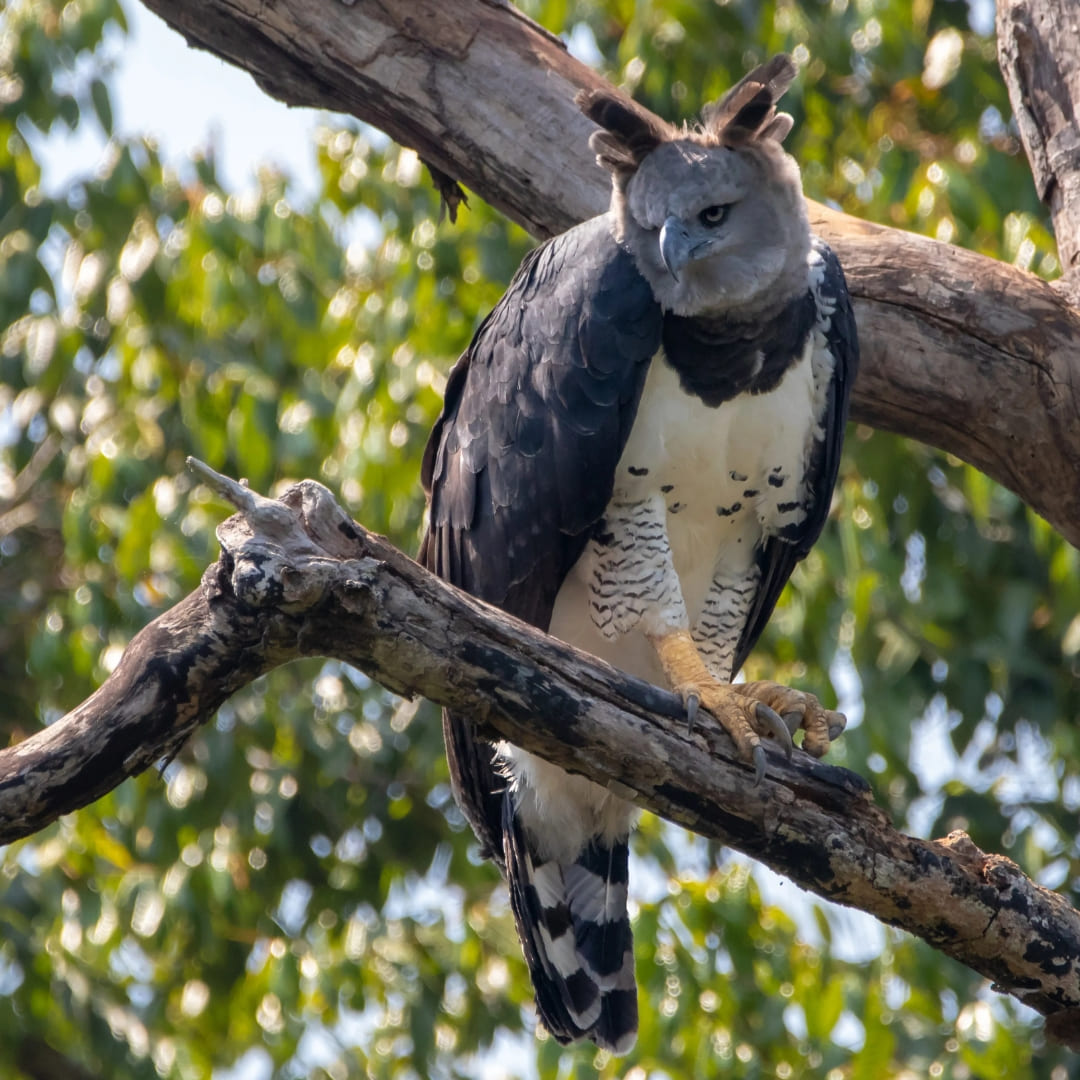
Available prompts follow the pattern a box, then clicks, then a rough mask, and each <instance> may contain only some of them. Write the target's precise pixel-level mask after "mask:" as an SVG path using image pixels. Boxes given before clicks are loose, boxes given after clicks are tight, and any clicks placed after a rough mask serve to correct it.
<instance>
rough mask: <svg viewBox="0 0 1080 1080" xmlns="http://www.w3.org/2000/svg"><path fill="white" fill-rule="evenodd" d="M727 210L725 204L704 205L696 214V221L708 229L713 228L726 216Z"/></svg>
mask: <svg viewBox="0 0 1080 1080" xmlns="http://www.w3.org/2000/svg"><path fill="white" fill-rule="evenodd" d="M727 212H728V208H727V207H726V206H706V207H705V209H704V210H702V211H701V213H700V214H698V221H700V222H701V224H702V225H705V226H707V227H708V228H710V229H715V228H716V226H717V225H719V224H721V222H723V220H724V218H726V217H727Z"/></svg>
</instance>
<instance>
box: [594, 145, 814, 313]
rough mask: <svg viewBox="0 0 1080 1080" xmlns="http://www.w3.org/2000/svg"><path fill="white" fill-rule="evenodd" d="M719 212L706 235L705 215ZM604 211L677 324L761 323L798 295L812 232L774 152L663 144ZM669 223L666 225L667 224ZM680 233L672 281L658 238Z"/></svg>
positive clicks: (790, 166) (793, 170)
mask: <svg viewBox="0 0 1080 1080" xmlns="http://www.w3.org/2000/svg"><path fill="white" fill-rule="evenodd" d="M713 206H726V207H727V208H728V209H727V213H726V216H725V217H724V219H723V221H722V222H721V223H720V224H719V225H718V226H714V227H710V226H708V225H706V224H705V223H703V222H702V220H701V213H702V211H704V210H705V209H706V208H708V207H713ZM612 209H613V212H614V214H615V217H616V225H617V229H618V230H619V234H620V238H621V239H622V241H623V242H624V243H625V244H626V245H627V247H628V248H629V249H630V252H631V253H632V254H633V256H634V261H635V262H636V263H637V266H638V269H639V270H640V271H641V273H642V274H643V275H644V276H645V278H646V279H647V280H648V282H649V284H650V285H651V286H652V289H653V294H654V295H655V296H656V298H657V299H658V300H659V301H660V304H661V305H662V306H663V307H664V308H665V309H666V310H668V311H672V312H674V313H675V314H676V315H712V316H726V317H730V318H736V319H739V320H748V319H751V318H755V317H767V316H768V314H769V313H770V312H772V311H775V310H779V309H780V308H782V307H783V306H784V305H785V304H787V303H788V302H789V301H790V300H791V299H792V297H793V296H795V295H796V294H797V293H798V292H800V291H801V290H803V289H805V287H806V257H807V254H808V253H809V250H810V226H809V222H808V221H807V217H806V204H805V202H804V200H803V197H802V184H801V182H800V178H799V170H798V166H797V165H796V164H795V162H794V160H793V159H792V158H791V157H789V156H788V155H787V154H786V153H784V151H783V150H782V149H781V148H780V146H779V145H778V144H776V143H773V142H769V143H764V144H751V145H749V146H746V147H743V148H740V149H737V150H732V149H728V148H727V147H708V148H706V147H702V146H700V145H699V144H696V143H686V142H682V141H680V142H675V143H666V144H664V145H663V146H661V147H660V148H659V149H657V150H655V151H654V152H653V153H652V154H650V155H649V156H648V157H647V158H646V159H645V161H644V162H643V163H642V165H641V166H640V168H639V169H638V170H637V172H636V173H635V174H634V175H633V176H632V177H631V178H630V180H629V182H628V183H627V185H626V188H625V194H620V193H619V192H618V191H616V194H615V196H614V198H613V200H612ZM672 219H674V221H673V220H672ZM668 222H672V226H671V227H675V226H676V223H677V226H678V227H679V228H680V229H681V231H682V232H683V233H684V235H685V238H684V239H683V241H682V242H683V245H684V248H685V253H686V259H685V262H684V264H683V265H682V267H681V269H679V270H677V271H676V272H677V273H678V277H677V278H676V277H675V276H674V274H673V273H672V272H671V270H670V269H669V268H668V267H667V266H666V265H665V263H664V260H663V257H662V253H661V248H660V231H661V229H662V228H664V226H665V224H667V223H668Z"/></svg>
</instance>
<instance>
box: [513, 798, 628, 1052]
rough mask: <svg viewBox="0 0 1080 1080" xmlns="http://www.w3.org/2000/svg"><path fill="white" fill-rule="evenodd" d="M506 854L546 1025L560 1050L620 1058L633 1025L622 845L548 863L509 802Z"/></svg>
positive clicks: (600, 843) (594, 846)
mask: <svg viewBox="0 0 1080 1080" xmlns="http://www.w3.org/2000/svg"><path fill="white" fill-rule="evenodd" d="M503 850H504V854H505V856H506V870H507V878H508V879H509V885H510V904H511V907H512V908H513V911H514V921H515V923H516V924H517V931H518V936H519V937H520V938H521V943H522V946H523V948H524V952H525V960H526V962H527V963H528V965H529V973H530V974H531V976H532V981H533V987H534V988H535V990H536V1006H537V1009H538V1011H539V1013H540V1018H541V1019H542V1020H543V1022H544V1026H545V1027H547V1029H548V1030H549V1031H550V1032H551V1034H552V1035H553V1036H554V1037H555V1039H556V1040H558V1042H560V1043H569V1042H574V1041H575V1040H577V1039H583V1038H589V1039H592V1040H593V1042H595V1043H596V1045H597V1046H599V1047H601V1048H603V1049H605V1050H610V1051H611V1052H612V1053H615V1054H625V1053H626V1052H627V1051H628V1050H629V1049H630V1048H631V1047H632V1046H633V1045H634V1039H635V1038H636V1036H637V1021H638V1010H637V984H636V983H635V981H634V948H633V936H632V933H631V930H630V919H629V916H628V915H627V911H626V885H627V879H628V876H629V875H628V869H627V863H628V858H629V849H628V846H627V842H626V840H625V839H623V840H616V841H614V842H613V843H612V844H611V845H610V846H608V845H607V843H606V841H604V840H603V839H601V838H599V837H594V838H593V839H592V840H591V841H590V842H589V843H588V844H587V845H586V847H585V848H584V849H583V850H582V852H581V854H580V855H578V857H577V859H576V860H575V861H574V862H572V863H566V864H563V863H559V862H557V861H555V860H546V861H545V860H543V859H542V858H541V856H540V855H538V854H537V853H536V852H535V849H534V847H533V845H531V844H530V843H529V841H528V838H527V836H526V833H525V829H524V828H523V826H522V824H521V821H520V820H519V819H518V816H517V814H516V812H515V808H514V800H513V797H512V796H510V795H508V796H507V798H506V800H505V802H504V804H503Z"/></svg>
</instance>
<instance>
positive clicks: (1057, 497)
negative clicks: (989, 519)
mask: <svg viewBox="0 0 1080 1080" xmlns="http://www.w3.org/2000/svg"><path fill="white" fill-rule="evenodd" d="M1057 2H1058V3H1059V4H1060V5H1064V6H1068V5H1069V4H1071V3H1073V2H1074V0H1057ZM144 3H145V4H146V6H147V7H149V8H151V9H152V10H154V11H156V12H157V13H158V14H159V15H161V16H162V18H164V19H165V20H166V21H167V22H169V23H170V24H171V25H172V26H174V27H175V28H176V29H178V30H179V31H180V32H181V33H183V34H184V36H185V37H186V38H187V39H188V41H189V42H191V43H192V44H194V45H198V46H200V47H202V48H205V49H209V50H210V51H211V52H213V53H216V54H217V55H218V56H220V57H222V58H223V59H225V60H228V61H230V62H231V63H234V64H237V65H238V66H240V67H242V68H244V69H246V70H247V71H250V72H251V73H252V75H253V76H254V77H255V79H256V81H257V82H258V83H259V85H260V86H261V87H263V89H265V90H266V91H267V92H268V93H270V94H272V95H273V96H275V97H278V98H280V99H281V100H283V101H286V102H288V103H289V104H293V105H314V106H318V107H322V108H328V109H334V110H337V111H342V112H348V113H352V114H353V115H354V116H357V117H359V118H360V119H362V120H365V121H368V122H369V123H372V124H374V125H376V126H377V127H379V128H381V129H382V130H384V131H385V132H387V133H388V134H389V135H390V136H391V137H392V138H394V139H396V140H397V141H398V142H399V143H401V144H402V145H404V146H410V147H412V148H414V149H415V150H417V152H418V153H419V154H420V156H421V157H422V158H423V160H424V161H426V162H428V163H430V165H432V166H434V167H435V168H436V169H438V170H439V171H440V172H441V173H442V174H444V176H445V177H447V178H453V179H457V180H460V181H462V182H463V183H464V184H466V185H467V186H468V187H470V188H472V189H474V190H475V191H477V192H478V193H479V194H480V195H482V196H483V197H484V198H485V199H486V200H487V201H488V202H490V203H491V204H492V205H494V206H496V207H497V208H498V209H500V210H502V211H504V212H505V213H506V214H508V215H509V216H510V217H512V218H513V219H514V220H515V221H518V222H520V223H521V224H522V225H524V226H525V228H527V229H528V230H529V231H530V232H532V233H533V234H534V235H536V236H546V235H550V234H552V233H555V232H559V231H561V230H563V229H565V228H567V227H568V226H570V225H573V224H575V223H576V222H578V221H581V220H583V219H584V218H586V217H589V216H591V215H593V214H596V213H598V212H599V211H602V210H603V209H605V208H606V206H607V203H608V180H607V177H606V174H604V173H603V172H601V170H600V169H598V168H597V167H596V165H595V163H594V161H593V157H592V153H591V152H590V151H589V149H588V136H589V134H590V132H591V131H592V125H591V123H590V122H589V121H588V120H587V119H586V118H585V117H584V116H582V115H581V113H580V112H579V111H578V109H577V108H576V106H575V105H574V94H575V93H576V92H577V91H578V90H579V89H581V88H589V87H596V86H601V85H606V84H605V83H604V81H603V80H602V79H601V77H600V76H599V75H597V74H596V72H594V71H591V70H590V69H589V68H587V67H585V66H584V65H582V64H580V63H578V62H577V61H576V60H574V59H573V58H572V57H571V56H570V55H569V54H568V53H567V52H566V50H565V49H564V48H563V46H562V45H561V43H560V42H559V41H558V40H557V39H555V38H553V37H552V36H551V35H550V34H548V33H547V31H545V30H543V29H541V28H540V27H538V26H536V24H535V23H532V22H531V21H530V20H528V19H526V18H525V17H524V16H522V15H521V14H520V13H519V12H516V11H515V9H514V8H513V7H511V6H509V5H506V4H496V3H492V2H491V0H457V2H456V3H454V4H445V3H441V2H439V0H410V3H408V4H399V3H374V2H371V3H363V4H352V5H348V4H344V3H329V4H311V3H309V2H308V0H278V2H276V3H274V4H266V3H263V2H262V0H228V2H225V0H144ZM1075 21H1076V20H1075V18H1074V17H1073V18H1072V22H1073V23H1075ZM1065 22H1066V23H1067V24H1068V20H1065ZM1070 25H1071V24H1070ZM1064 33H1065V31H1064V30H1063V31H1062V34H1064ZM636 107H638V108H640V107H639V106H636ZM1074 130H1075V129H1074ZM811 212H812V217H813V220H814V223H815V227H816V228H817V230H818V231H819V232H820V233H821V235H822V236H824V237H825V238H826V239H827V240H828V241H829V243H830V244H832V246H833V247H834V248H835V249H836V251H837V254H838V255H839V257H840V260H841V262H842V263H843V265H844V269H845V271H846V273H847V276H848V282H849V285H850V287H851V290H852V293H853V295H854V296H855V298H856V304H855V310H856V316H857V319H858V324H859V337H860V341H861V343H862V351H863V362H862V369H861V371H860V374H859V378H858V381H857V383H856V385H855V390H854V396H853V402H852V415H853V416H854V418H855V419H856V420H859V421H863V422H865V423H869V424H872V425H874V426H876V427H880V428H883V429H885V430H888V431H893V432H897V433H899V434H902V435H910V436H913V437H915V438H919V439H922V440H924V441H926V442H928V443H930V444H932V445H934V446H938V447H940V448H942V449H943V450H947V451H949V452H950V453H953V454H956V455H957V456H959V457H961V458H963V459H964V460H966V461H969V462H971V463H972V464H973V465H975V466H977V467H978V468H980V469H982V470H983V471H984V472H985V473H987V474H988V475H989V476H992V477H993V478H994V479H995V480H998V481H999V482H1000V483H1002V484H1004V485H1005V486H1006V487H1009V488H1011V489H1012V490H1013V491H1015V492H1016V493H1017V494H1018V495H1019V496H1020V497H1021V498H1022V499H1023V500H1024V501H1025V502H1027V503H1028V505H1030V506H1031V507H1033V508H1034V509H1035V510H1037V511H1038V512H1039V513H1040V514H1042V515H1043V516H1044V517H1045V518H1046V519H1047V520H1048V521H1049V522H1050V523H1051V524H1052V525H1053V526H1054V527H1055V528H1057V529H1058V530H1059V531H1060V532H1061V533H1062V535H1064V536H1065V537H1066V538H1067V539H1069V540H1070V541H1071V542H1072V543H1073V544H1076V545H1078V546H1080V311H1078V310H1077V309H1076V308H1073V307H1070V306H1069V304H1068V302H1067V300H1066V298H1065V296H1064V295H1061V294H1059V292H1057V291H1055V290H1054V289H1053V288H1051V287H1050V286H1049V285H1047V284H1046V283H1045V282H1043V281H1041V280H1040V279H1038V278H1036V277H1034V276H1033V275H1031V274H1028V273H1026V272H1024V271H1021V270H1018V269H1016V268H1015V267H1012V266H1008V265H1005V264H1003V263H999V262H996V261H994V260H991V259H987V258H985V257H983V256H980V255H977V254H975V253H973V252H969V251H964V250H962V249H959V248H954V247H950V246H948V245H946V244H941V243H938V242H936V241H931V240H926V239H923V238H921V237H918V236H913V235H911V234H909V233H904V232H901V231H899V230H897V229H890V228H885V227H882V226H873V225H869V224H867V223H865V222H862V221H859V220H858V219H857V218H853V217H850V216H848V215H846V214H838V213H834V212H832V211H829V210H826V209H825V208H824V207H821V206H818V205H816V204H811ZM1064 250H1065V252H1066V255H1065V257H1066V258H1068V257H1071V256H1069V255H1068V254H1067V253H1068V251H1069V250H1070V249H1069V248H1065V249H1064Z"/></svg>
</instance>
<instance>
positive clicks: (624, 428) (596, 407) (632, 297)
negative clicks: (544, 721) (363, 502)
mask: <svg viewBox="0 0 1080 1080" xmlns="http://www.w3.org/2000/svg"><path fill="white" fill-rule="evenodd" d="M660 329H661V313H660V309H659V307H658V305H657V304H656V301H655V300H654V299H653V296H652V290H651V289H650V288H649V286H648V283H647V282H646V281H645V280H644V278H642V277H641V275H640V274H639V273H638V271H637V269H636V267H635V266H634V263H633V259H632V257H631V256H630V254H629V253H628V252H627V251H626V250H625V249H623V248H622V247H621V246H620V245H619V244H618V243H616V241H615V239H614V237H613V236H612V233H611V219H610V218H609V217H608V216H607V215H603V216H601V217H598V218H593V219H592V220H591V221H587V222H585V223H584V224H582V225H579V226H577V227H576V228H574V229H571V230H570V231H569V232H566V233H563V234H561V235H560V236H557V237H555V238H554V239H552V240H550V241H548V242H547V243H546V244H544V245H543V246H541V247H539V248H537V249H536V250H535V251H533V252H531V253H530V254H529V255H528V256H527V257H526V259H525V260H524V262H523V263H522V265H521V267H520V269H519V270H518V273H517V275H516V276H515V277H514V280H513V281H512V282H511V284H510V287H509V288H508V289H507V291H506V294H505V295H504V296H503V298H502V300H501V301H500V302H499V304H498V305H497V306H496V307H495V309H494V310H493V311H492V312H491V314H490V315H489V316H488V317H487V318H486V319H485V320H484V322H483V323H482V324H481V326H480V328H479V329H478V330H477V332H476V336H475V337H474V338H473V341H472V344H471V345H470V346H469V348H468V349H467V350H466V352H465V353H464V355H463V356H462V357H461V359H460V360H459V361H458V362H457V364H456V365H455V366H454V369H453V371H452V372H451V374H450V377H449V379H448V381H447V387H446V396H445V401H444V404H443V411H442V414H441V415H440V417H439V419H438V421H437V422H436V424H435V428H434V430H433V431H432V434H431V438H430V440H429V442H428V446H427V450H426V451H425V454H424V466H423V474H422V475H423V482H424V487H425V489H426V490H427V491H428V493H429V495H430V514H429V524H428V531H427V534H426V535H425V537H424V540H423V543H422V545H421V549H420V561H421V562H422V563H423V564H424V565H425V566H426V567H427V568H428V569H429V570H432V571H433V572H434V573H436V574H438V575H439V576H440V577H442V578H444V579H445V580H446V581H449V582H451V583H452V584H454V585H457V586H459V587H461V588H463V589H465V590H466V591H467V592H469V593H471V594H472V595H474V596H477V597H479V598H480V599H482V600H486V601H488V602H489V603H492V604H496V605H497V606H498V607H500V608H502V609H503V610H505V611H508V612H510V613H511V614H513V615H516V616H518V617H519V618H522V619H525V620H526V621H528V622H530V623H532V624H533V625H534V626H538V627H540V628H541V629H544V630H546V629H547V627H548V623H549V621H550V619H551V611H552V607H553V606H554V603H555V597H556V595H557V594H558V591H559V588H560V587H561V585H562V583H563V580H564V578H565V577H566V575H567V573H568V572H569V570H570V568H571V567H572V566H573V565H574V563H575V562H576V561H577V559H578V557H579V556H580V554H581V552H582V550H583V549H584V546H585V543H586V542H587V540H588V535H589V530H590V529H591V528H592V526H593V525H594V524H595V523H596V522H597V521H598V520H599V519H600V517H601V515H602V514H603V512H604V509H605V507H606V506H607V503H608V500H609V499H610V497H611V492H612V488H613V486H614V474H615V467H616V465H617V464H618V460H619V457H620V455H621V454H622V451H623V447H624V446H625V444H626V440H627V437H628V436H629V433H630V426H631V424H632V423H633V419H634V415H635V413H636V411H637V406H638V401H639V399H640V397H641V390H642V387H643V384H644V379H645V374H646V372H647V370H648V363H649V360H650V359H651V358H652V356H653V354H654V353H655V352H656V350H657V348H658V346H659V341H660ZM443 729H444V733H445V735H446V743H447V754H448V758H449V762H450V771H451V779H452V781H453V784H454V788H455V793H456V794H457V796H458V801H459V803H460V804H461V806H462V809H463V811H464V812H465V814H466V816H467V817H468V818H469V821H470V823H471V824H472V826H473V828H474V830H475V831H476V833H477V835H478V836H479V837H480V840H481V842H482V844H483V846H484V847H485V849H486V852H485V853H486V854H488V855H489V856H490V857H492V858H494V859H496V860H497V861H499V862H502V850H503V845H502V836H501V830H502V805H501V804H502V798H501V794H500V792H501V788H502V787H503V786H504V782H503V781H502V780H501V778H500V777H498V776H497V774H496V773H495V772H494V770H493V769H492V767H491V755H492V749H491V747H490V746H489V745H488V744H487V743H483V742H479V743H478V742H477V741H476V740H474V738H473V736H472V732H471V728H470V726H469V725H468V723H467V722H465V721H464V720H463V719H462V718H461V717H458V716H454V715H445V716H444V719H443Z"/></svg>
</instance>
